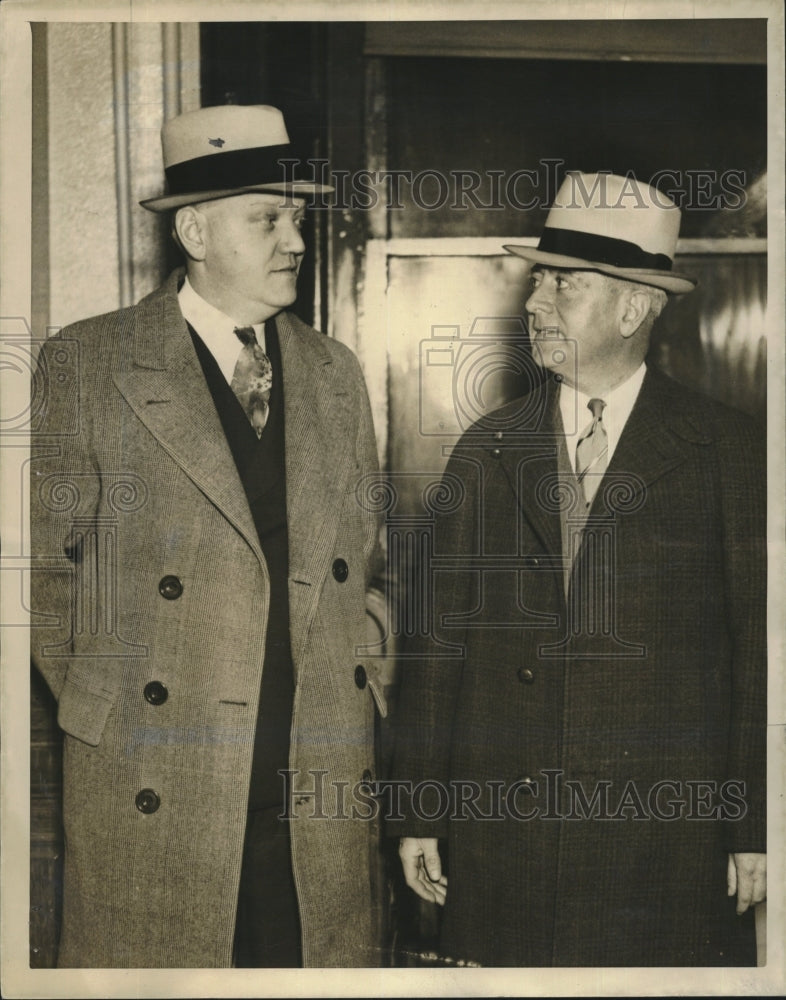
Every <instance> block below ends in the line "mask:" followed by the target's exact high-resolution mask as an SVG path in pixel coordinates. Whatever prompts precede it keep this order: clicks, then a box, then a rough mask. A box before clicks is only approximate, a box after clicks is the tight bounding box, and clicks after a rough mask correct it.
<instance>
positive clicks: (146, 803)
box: [134, 788, 161, 815]
mask: <svg viewBox="0 0 786 1000" xmlns="http://www.w3.org/2000/svg"><path fill="white" fill-rule="evenodd" d="M134 801H135V802H136V807H137V809H138V810H139V811H140V812H141V813H145V814H148V815H149V814H150V813H154V812H156V811H157V809H158V807H159V806H160V805H161V798H160V796H159V794H158V792H155V791H153V789H152V788H143V789H142V791H141V792H138V793H137V796H136V799H135V800H134Z"/></svg>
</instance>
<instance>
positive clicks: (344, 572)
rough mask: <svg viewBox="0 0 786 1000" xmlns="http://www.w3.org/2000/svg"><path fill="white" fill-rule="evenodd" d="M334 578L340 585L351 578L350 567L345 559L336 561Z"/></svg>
mask: <svg viewBox="0 0 786 1000" xmlns="http://www.w3.org/2000/svg"><path fill="white" fill-rule="evenodd" d="M333 576H334V578H335V579H336V580H338V582H339V583H343V582H344V581H345V580H346V578H347V577H348V576H349V566H347V564H346V562H345V561H344V560H343V559H336V561H335V562H334V563H333Z"/></svg>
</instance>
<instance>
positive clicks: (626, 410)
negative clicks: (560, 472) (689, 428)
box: [559, 362, 647, 472]
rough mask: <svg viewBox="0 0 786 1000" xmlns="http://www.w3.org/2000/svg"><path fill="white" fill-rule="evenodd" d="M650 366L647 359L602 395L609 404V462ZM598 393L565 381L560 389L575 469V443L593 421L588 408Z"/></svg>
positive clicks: (606, 411) (605, 416)
mask: <svg viewBox="0 0 786 1000" xmlns="http://www.w3.org/2000/svg"><path fill="white" fill-rule="evenodd" d="M646 371H647V366H646V365H645V364H644V362H642V363H641V365H640V366H639V367H638V368H637V369H636V371H635V372H634V373H633V374H632V375H631V376H630V378H627V379H626V380H625V381H624V382H622V383H621V384H620V385H618V386H617V387H616V388H614V389H612V390H611V392H607V393H606V395H605V396H603V397H602V399H603V402H604V403H605V404H606V405H605V407H604V408H603V426H604V428H605V430H606V438H607V440H608V449H609V451H608V463H607V464H610V463H611V456H612V455H613V454H614V449H615V448H616V447H617V442H618V441H619V439H620V436H621V434H622V431H623V428H624V427H625V424H626V423H627V420H628V417H629V416H630V413H631V410H632V409H633V404H634V403H635V402H636V397H637V396H638V394H639V390H640V389H641V383H642V382H643V381H644V375H645V374H646ZM594 398H595V397H594V396H593V397H591V396H585V395H584V393H583V392H579V390H578V389H575V388H574V387H573V386H570V385H567V384H566V383H565V382H563V383H562V385H561V387H560V393H559V408H560V412H561V413H562V426H563V428H564V429H565V444H566V445H567V447H568V455H569V456H570V462H571V465H572V466H573V471H574V472H575V471H576V445H577V444H578V442H579V438H580V437H581V433H582V431H583V430H584V429H585V428H586V427H587V426H588V425H589V424H590V423H591V422H592V411H591V410H590V409H588V404H589V401H590V399H594Z"/></svg>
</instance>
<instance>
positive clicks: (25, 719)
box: [0, 0, 786, 998]
mask: <svg viewBox="0 0 786 1000" xmlns="http://www.w3.org/2000/svg"><path fill="white" fill-rule="evenodd" d="M709 17H746V18H754V17H766V18H769V20H770V23H769V30H768V134H769V149H768V163H769V175H768V234H769V236H768V288H769V291H770V295H769V308H768V314H767V315H768V320H767V323H768V327H767V339H768V426H769V501H770V503H769V540H770V579H769V610H770V634H769V638H770V675H769V676H770V690H769V698H768V706H769V741H768V753H769V777H768V780H769V801H770V807H769V808H770V813H769V843H770V853H769V858H768V866H769V882H770V895H769V899H768V903H767V911H768V912H767V917H768V935H767V937H768V942H767V943H768V961H767V966H766V967H764V968H755V969H753V968H749V969H746V968H742V969H735V968H730V969H695V968H690V969H683V968H657V969H566V968H560V969H513V970H497V969H435V970H416V969H366V970H338V969H305V970H294V971H286V972H284V971H282V972H271V971H265V970H259V971H254V970H236V969H224V970H221V969H219V970H213V969H207V970H160V969H152V970H150V969H142V970H99V971H95V970H76V969H63V970H48V969H47V970H44V969H40V970H36V969H33V970H31V969H30V968H29V965H28V955H29V940H28V923H27V914H28V910H29V802H30V796H29V758H30V752H29V681H28V667H27V664H28V661H29V638H28V635H27V629H25V628H23V627H21V628H20V627H15V628H14V627H11V628H9V627H5V628H3V630H2V632H3V634H2V667H1V669H0V710H1V711H2V716H1V721H0V733H2V744H1V745H0V765H1V766H2V772H1V773H0V788H1V789H2V803H1V812H0V818H1V821H2V826H1V827H0V865H1V867H0V880H1V884H2V889H3V891H2V898H1V905H2V911H1V913H0V946H1V947H0V956H2V959H1V960H2V966H0V990H1V991H2V995H3V996H4V997H9V998H14V997H19V998H26V997H31V998H33V997H42V998H44V997H45V998H59V997H74V998H76V997H102V998H103V997H107V998H108V997H162V998H163V997H188V998H191V997H193V998H196V997H219V996H230V997H267V996H325V997H327V996H345V997H351V996H379V997H383V996H384V997H387V996H462V995H463V996H492V995H493V996H559V995H565V996H647V995H662V996H690V995H699V994H701V995H717V996H741V995H761V996H767V995H780V994H783V993H786V975H785V973H784V948H783V942H784V937H785V936H786V935H785V933H784V932H785V930H786V922H784V886H785V885H786V871H784V849H783V844H784V822H783V821H784V774H786V767H785V766H784V765H785V762H786V753H785V752H784V743H785V741H784V734H785V733H786V726H785V725H784V722H785V715H784V704H785V703H786V698H784V694H785V693H786V686H785V685H784V680H783V672H782V664H783V659H784V657H783V654H784V638H785V635H786V624H785V623H786V614H784V586H783V581H784V569H785V568H786V563H785V561H784V530H785V525H786V522H785V520H784V493H785V492H786V476H785V475H784V445H783V441H784V437H783V433H784V427H785V424H786V405H785V402H784V386H785V385H786V365H785V364H784V344H785V342H786V336H785V335H784V329H785V327H784V306H783V295H782V292H783V289H784V288H786V274H785V272H784V169H783V164H784V157H785V150H784V49H783V37H784V14H783V9H782V5H781V3H780V0H745V2H723V0H698V2H687V0H684V2H682V0H663V2H657V0H650V2H646V0H638V2H625V0H608V2H582V0H556V2H553V3H549V4H548V5H546V4H544V3H542V2H533V0H511V2H489V3H482V4H481V3H477V2H474V0H472V2H469V0H468V2H461V0H453V2H452V3H451V2H446V0H438V2H430V3H419V2H417V0H389V2H374V0H369V2H351V0H335V2H329V0H301V2H299V3H297V4H294V3H293V2H292V0H289V2H278V0H246V2H242V0H235V2H229V3H211V4H207V3H203V2H201V0H200V2H196V3H194V2H185V0H183V2H169V3H153V2H134V0H130V2H128V0H127V2H119V0H118V2H115V3H102V4H98V3H92V2H80V0H71V2H59V3H58V2H48V3H47V2H37V0H5V2H3V3H2V4H0V32H1V34H0V74H1V76H0V218H1V219H2V229H1V230H0V322H6V321H7V320H8V318H10V317H24V318H26V319H27V321H28V322H29V321H30V312H31V213H30V194H31V135H32V131H31V117H32V100H31V53H32V44H31V35H30V30H29V25H28V22H29V21H84V22H91V21H94V22H97V21H137V22H139V21H153V22H163V21H183V22H190V21H233V20H260V19H266V20H281V21H292V20H299V21H319V20H350V21H355V20H358V21H359V20H388V19H390V20H450V21H459V20H465V19H467V20H469V19H471V20H486V19H488V20H495V19H514V20H529V19H532V20H535V19H547V20H554V19H559V18H563V19H566V20H568V19H575V20H584V19H604V18H605V19H610V20H613V19H617V18H625V19H636V18H651V19H656V20H663V19H669V18H709ZM686 99H687V96H686ZM89 311H90V306H89V303H85V314H86V315H87V314H89ZM15 381H16V382H18V381H19V380H18V379H16V380H15ZM6 385H7V383H6ZM0 408H1V409H0V416H1V417H2V418H4V419H9V418H10V417H11V416H13V414H15V413H16V412H18V410H19V403H18V399H14V398H13V397H12V394H11V393H9V392H8V391H6V392H3V393H2V395H0ZM24 454H25V444H24V442H23V441H21V440H19V439H15V440H14V442H13V446H12V447H6V442H3V447H2V450H0V460H2V465H0V471H1V472H2V479H0V537H2V541H3V559H4V569H6V570H8V572H3V574H2V577H0V580H2V589H1V590H0V622H2V621H8V620H9V618H13V619H17V618H18V616H19V604H20V601H21V602H22V606H25V603H24V602H25V601H26V597H25V595H24V593H23V594H22V595H20V592H19V587H20V580H23V579H24V580H25V581H26V578H27V574H25V575H24V577H23V576H22V574H20V573H17V572H16V571H15V570H14V567H15V566H16V565H17V564H18V560H17V562H15V544H17V540H18V535H19V529H20V525H21V524H22V519H23V517H24V512H23V510H22V497H21V496H20V491H19V486H18V484H19V479H18V470H19V468H20V462H21V460H22V459H23V457H24ZM16 551H18V549H17V550H16ZM25 586H26V582H25ZM350 916H351V915H348V918H349V917H350ZM609 932H610V933H613V928H610V929H609Z"/></svg>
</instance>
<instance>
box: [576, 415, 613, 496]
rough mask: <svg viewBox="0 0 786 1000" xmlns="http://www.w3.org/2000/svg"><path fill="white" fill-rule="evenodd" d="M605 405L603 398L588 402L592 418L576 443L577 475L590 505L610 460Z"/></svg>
mask: <svg viewBox="0 0 786 1000" xmlns="http://www.w3.org/2000/svg"><path fill="white" fill-rule="evenodd" d="M605 406H606V404H605V402H604V401H603V400H602V399H591V400H590V401H589V403H587V408H588V409H589V410H590V411H591V412H592V420H591V421H590V423H589V424H587V426H586V427H585V428H584V430H583V431H582V432H581V437H580V438H579V441H578V444H577V445H576V476H577V478H578V481H579V482H580V483H581V488H582V490H583V491H584V499H585V501H586V503H587V506H588V507H589V505H590V504H591V503H592V500H593V497H594V496H595V493H596V492H597V489H598V485H599V484H600V480H601V476H602V475H603V473H604V472H605V471H606V466H607V465H608V460H609V459H608V456H609V442H608V438H607V437H606V429H605V427H604V426H603V410H604V408H605Z"/></svg>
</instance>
